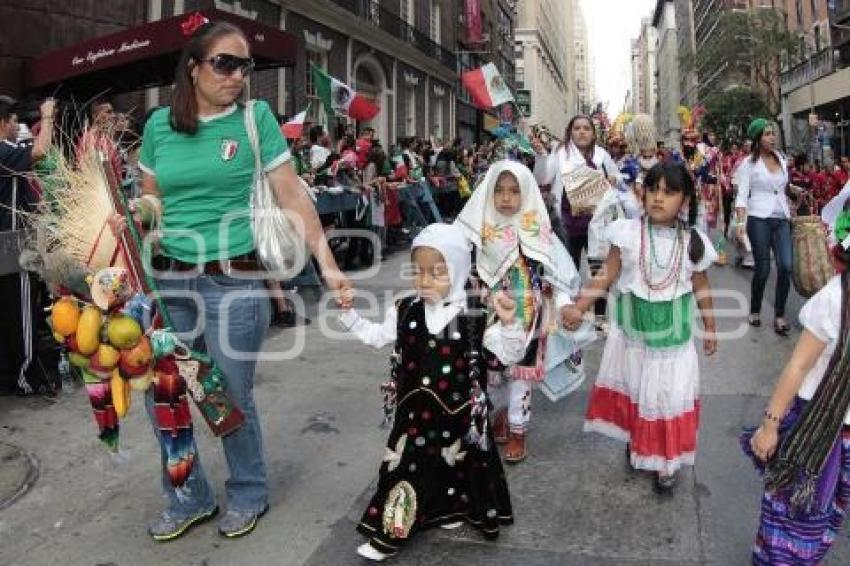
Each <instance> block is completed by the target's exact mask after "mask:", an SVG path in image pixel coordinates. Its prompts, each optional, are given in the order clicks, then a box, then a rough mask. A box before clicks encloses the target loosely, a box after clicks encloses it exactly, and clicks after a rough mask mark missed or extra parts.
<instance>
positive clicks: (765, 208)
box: [735, 118, 792, 336]
mask: <svg viewBox="0 0 850 566" xmlns="http://www.w3.org/2000/svg"><path fill="white" fill-rule="evenodd" d="M747 137H748V138H750V140H752V144H753V150H752V156H751V157H750V158H748V159H746V160H745V161H743V162H742V163H741V165H740V168H739V170H738V172H737V173H736V177H737V179H738V196H737V199H736V201H735V211H736V214H737V217H738V223H739V224H738V226H739V227H738V230H739V231H743V229H744V221H745V220H746V230H747V236H748V237H749V239H750V242H751V244H752V247H753V257H754V259H755V270H754V271H753V281H752V287H751V294H750V316H749V323H750V324H751V325H753V326H760V325H761V316H760V314H761V303H762V298H763V297H764V288H765V285H766V284H767V278H768V276H769V275H770V252H771V249H772V250H773V255H774V257H775V258H776V272H777V273H776V301H775V303H774V313H775V318H774V323H773V329H774V330H775V331H776V333H777V334H780V335H782V336H787V335H788V332H789V330H790V327H789V326H788V323H787V322H786V320H785V303H786V302H787V300H788V291H789V289H790V287H791V267H792V265H791V250H792V248H791V222H790V219H791V210H790V208H789V206H788V199H787V197H786V195H785V188H786V187H787V186H788V163H787V161H786V159H785V157H784V156H783V155H782V154H781V153H779V152H778V151H777V150H776V127H775V126H774V125H772V124H771V123H769V122H768V121H767V120H765V119H763V118H758V119H756V120H753V121H752V123H750V126H749V128H747Z"/></svg>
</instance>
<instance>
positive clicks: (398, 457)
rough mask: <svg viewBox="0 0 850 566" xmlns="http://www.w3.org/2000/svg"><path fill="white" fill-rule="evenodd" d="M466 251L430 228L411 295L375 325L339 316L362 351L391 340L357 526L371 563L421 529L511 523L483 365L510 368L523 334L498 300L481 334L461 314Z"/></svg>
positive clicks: (491, 534) (508, 306)
mask: <svg viewBox="0 0 850 566" xmlns="http://www.w3.org/2000/svg"><path fill="white" fill-rule="evenodd" d="M471 251H472V250H471V248H470V247H469V244H468V243H467V242H466V240H465V239H464V237H463V233H462V232H461V231H460V229H458V228H457V227H455V226H451V225H447V224H431V225H430V226H428V227H427V228H425V229H424V230H423V231H422V232H421V233H420V234H419V235H418V236H417V237H416V239H414V240H413V246H412V252H411V256H412V257H411V259H412V262H413V272H414V285H415V288H416V294H415V295H414V296H408V297H406V298H403V299H401V300H399V301H398V302H396V304H395V305H393V306H392V307H391V308H390V309H388V311H387V315H386V318H385V319H384V322H383V323H372V322H369V321H367V320H366V319H364V318H361V317H360V315H359V314H358V313H357V312H356V311H355V310H348V311H346V312H345V313H344V314H342V315H341V316H340V319H341V321H342V323H343V324H344V325H345V326H346V327H347V328H348V329H349V330H350V331H351V332H352V333H354V334H355V335H356V336H357V337H358V338H359V339H360V340H361V341H363V342H364V343H365V344H367V345H370V346H374V347H376V348H380V347H383V346H386V345H388V344H392V343H393V342H394V343H395V351H394V352H393V356H392V378H391V380H390V381H389V382H388V383H386V384H384V387H383V389H384V391H385V405H384V409H385V414H386V415H389V416H393V415H394V417H393V418H392V421H393V427H392V430H391V431H390V435H389V439H388V441H387V444H386V448H385V449H384V458H383V462H382V464H381V467H380V473H379V477H378V487H377V490H376V493H375V495H374V496H373V497H372V500H371V501H370V502H369V505H368V507H367V508H366V511H365V512H364V514H363V518H362V519H361V521H360V524H359V525H358V526H357V530H358V531H359V532H360V533H361V534H363V535H365V536H366V537H367V538H368V542H365V543H364V544H362V545H361V546H359V547H358V548H357V553H358V554H360V555H361V556H363V557H365V558H367V559H370V560H374V561H381V560H384V559H385V558H388V557H390V556H392V555H394V554H395V553H397V552H398V551H399V550H400V549H401V547H402V545H403V544H404V543H405V542H406V541H407V540H408V539H410V537H411V536H413V535H414V534H415V533H416V532H418V531H420V530H422V529H425V528H428V527H434V526H442V527H444V528H454V527H457V526H460V525H461V524H462V522H464V521H465V522H468V523H469V524H471V525H472V526H474V527H476V528H478V529H479V530H480V531H481V532H482V533H483V534H484V536H485V537H487V538H490V539H493V538H496V537H497V536H498V535H499V526H500V525H506V524H510V523H512V522H513V514H512V511H511V500H510V495H509V493H508V485H507V482H506V480H505V473H504V471H503V469H502V463H501V461H500V460H499V452H498V450H497V448H496V446H495V442H494V439H493V432H492V427H491V424H490V418H489V414H488V413H489V411H488V407H489V400H488V397H487V380H486V371H485V365H484V360H485V355H488V354H489V355H493V356H496V357H497V358H498V359H500V360H501V361H502V362H503V363H506V364H510V363H513V362H516V361H517V360H519V359H520V358H521V357H522V354H523V351H524V349H525V333H524V332H523V330H522V327H521V326H520V325H519V324H518V323H517V322H516V321H515V315H516V308H517V305H516V303H515V302H514V301H513V300H512V299H511V298H510V297H508V296H507V295H506V294H504V293H499V294H496V295H494V297H493V301H492V302H493V306H492V308H493V309H494V310H495V312H496V313H497V317H498V320H497V321H496V322H495V323H494V324H492V325H490V326H489V327H488V328H487V329H486V330H485V324H486V319H485V316H484V313H483V311H481V310H480V309H477V310H478V311H479V312H476V309H470V308H468V302H467V293H466V290H465V286H466V283H467V280H468V279H469V274H470V271H471V268H472V254H471ZM473 304H474V303H473Z"/></svg>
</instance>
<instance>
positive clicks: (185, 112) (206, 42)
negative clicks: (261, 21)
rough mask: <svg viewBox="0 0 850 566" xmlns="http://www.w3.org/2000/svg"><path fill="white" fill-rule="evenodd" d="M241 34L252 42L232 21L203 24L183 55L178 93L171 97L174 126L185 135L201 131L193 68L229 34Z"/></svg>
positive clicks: (176, 82) (176, 86)
mask: <svg viewBox="0 0 850 566" xmlns="http://www.w3.org/2000/svg"><path fill="white" fill-rule="evenodd" d="M234 34H235V35H238V36H240V37H242V39H244V40H245V43H248V39H247V38H246V37H245V33H244V32H243V31H242V30H241V29H239V28H238V27H236V26H234V25H233V24H231V23H228V22H215V23H210V22H208V23H206V24H204V25H202V26H201V27H199V28H198V29H197V31H195V33H194V34H192V37H191V38H189V42H188V43H186V46H185V47H184V48H183V52H182V53H181V54H180V60H179V61H178V63H177V70H176V71H175V72H174V93H173V94H172V98H171V129H173V130H174V131H177V132H183V133H184V134H194V133H195V132H197V131H198V101H197V99H196V98H195V84H194V81H193V80H192V68H193V67H194V66H195V65H197V64H198V62H199V61H202V60H203V59H205V58H206V57H208V51H209V49H210V46H211V45H212V44H213V43H215V42H216V41H217V40H219V39H221V38H222V37H225V36H228V35H234Z"/></svg>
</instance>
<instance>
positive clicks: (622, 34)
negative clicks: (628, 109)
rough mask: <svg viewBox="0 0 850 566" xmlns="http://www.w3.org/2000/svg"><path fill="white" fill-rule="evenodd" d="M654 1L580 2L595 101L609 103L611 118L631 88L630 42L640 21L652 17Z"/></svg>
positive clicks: (636, 31) (635, 35) (620, 107)
mask: <svg viewBox="0 0 850 566" xmlns="http://www.w3.org/2000/svg"><path fill="white" fill-rule="evenodd" d="M655 4H656V2H655V0H581V5H582V9H583V10H584V17H585V20H586V21H587V27H588V37H589V38H590V39H589V42H590V51H591V53H592V55H593V58H594V60H595V62H596V70H595V73H594V74H595V77H596V98H597V100H601V101H602V102H607V103H608V113H609V114H610V115H611V118H612V119H613V118H614V116H616V115H617V114H618V113H619V112H620V111H621V110H622V109H623V103H624V101H625V99H626V92H627V91H628V90H629V88H630V85H631V75H632V73H631V40H632V39H635V38H637V36H638V35H639V34H640V22H641V19H642V18H644V17H652V11H653V10H654V9H655Z"/></svg>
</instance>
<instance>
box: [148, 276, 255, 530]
mask: <svg viewBox="0 0 850 566" xmlns="http://www.w3.org/2000/svg"><path fill="white" fill-rule="evenodd" d="M157 284H158V285H159V288H160V290H161V291H162V292H163V293H164V294H167V293H187V294H188V293H197V295H196V296H195V298H194V299H193V298H192V297H191V296H185V297H168V296H166V297H164V300H165V304H166V307H167V308H168V314H169V316H170V317H171V322H172V324H173V325H174V330H175V331H177V332H178V336H179V337H180V338H181V340H183V341H184V342H185V343H186V344H187V345H188V346H191V347H192V348H194V349H197V350H205V351H206V352H208V353H209V354H210V356H212V358H213V360H214V361H215V363H216V364H217V365H218V367H219V368H220V369H221V370H222V371H223V372H224V375H225V377H226V381H227V391H228V393H229V394H230V396H231V398H232V399H233V401H234V403H235V404H236V406H237V407H239V408H240V409H241V410H242V412H243V413H244V414H245V424H243V425H242V426H241V427H240V428H239V429H238V430H237V431H236V432H233V433H231V434H229V435H227V436H225V437H224V438H222V439H221V443H222V445H223V446H224V455H225V458H226V459H227V466H228V468H229V469H230V477H229V478H228V479H227V481H226V482H225V488H226V490H227V505H228V508H229V509H235V510H239V511H249V512H258V511H260V510H261V509H263V508H264V507H265V506H266V504H267V503H268V491H269V490H268V482H267V478H266V464H265V460H264V459H263V439H262V434H261V431H260V421H259V418H258V417H257V408H256V406H255V405H254V395H253V390H254V367H255V365H256V361H255V360H254V359H250V360H241V359H234V358H233V357H230V356H228V355H227V354H226V353H225V346H226V345H227V344H229V346H230V348H231V349H232V350H233V351H234V352H235V353H237V354H239V353H247V352H258V351H259V350H260V348H261V347H262V344H263V338H264V336H265V332H266V329H267V328H268V327H269V322H270V319H271V306H270V303H269V299H268V298H267V297H265V296H251V297H238V298H237V297H234V298H233V299H232V300H233V302H232V303H230V305H229V306H228V308H227V312H226V313H225V312H224V311H223V310H222V307H223V306H225V305H223V304H222V302H223V301H224V300H225V299H226V298H227V297H228V295H229V293H232V292H236V293H238V292H240V291H242V292H244V291H263V290H265V285H264V284H263V281H260V280H248V279H236V278H233V277H229V276H227V275H214V276H209V275H203V276H199V277H190V278H188V279H180V280H175V279H160V280H158V281H157ZM201 310H202V311H203V312H201ZM200 315H203V316H200ZM199 320H201V321H203V327H202V328H199V329H198V332H199V333H200V335H199V336H197V337H194V339H193V337H192V336H190V335H186V334H185V333H189V332H191V331H192V330H193V329H194V328H195V326H196V325H197V324H198V323H199ZM179 333H184V334H183V335H181V334H179ZM243 356H244V354H243ZM237 357H238V356H237ZM244 357H247V356H244ZM190 402H191V401H190ZM153 405H154V403H153V390H152V389H151V390H149V391H148V394H147V395H146V398H145V407H146V408H147V411H148V416H149V417H150V419H151V422H152V423H153V425H154V433H155V434H156V436H157V439H158V440H159V439H160V432H159V430H158V429H157V427H156V419H155V417H154V412H153ZM199 422H200V423H202V424H198V421H196V422H195V431H200V430H201V427H206V424H205V423H204V422H203V421H199ZM201 434H204V433H203V432H201ZM160 449H161V452H162V488H163V490H164V491H165V493H166V495H167V496H168V505H169V511H171V512H173V513H175V514H194V513H197V512H199V511H205V510H209V509H211V508H212V507H213V506H214V505H215V494H214V492H213V489H212V488H211V487H210V484H209V482H208V481H207V478H206V476H205V474H204V471H203V468H202V467H201V458H200V454H197V447H196V457H195V463H194V466H193V468H192V473H191V474H190V476H189V479H188V480H187V481H186V484H185V485H184V486H182V487H181V488H180V489H179V490H175V489H174V488H173V487H172V486H171V482H170V481H169V479H168V474H167V473H166V471H165V469H166V468H165V466H166V458H165V449H164V448H163V447H162V443H161V441H160Z"/></svg>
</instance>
